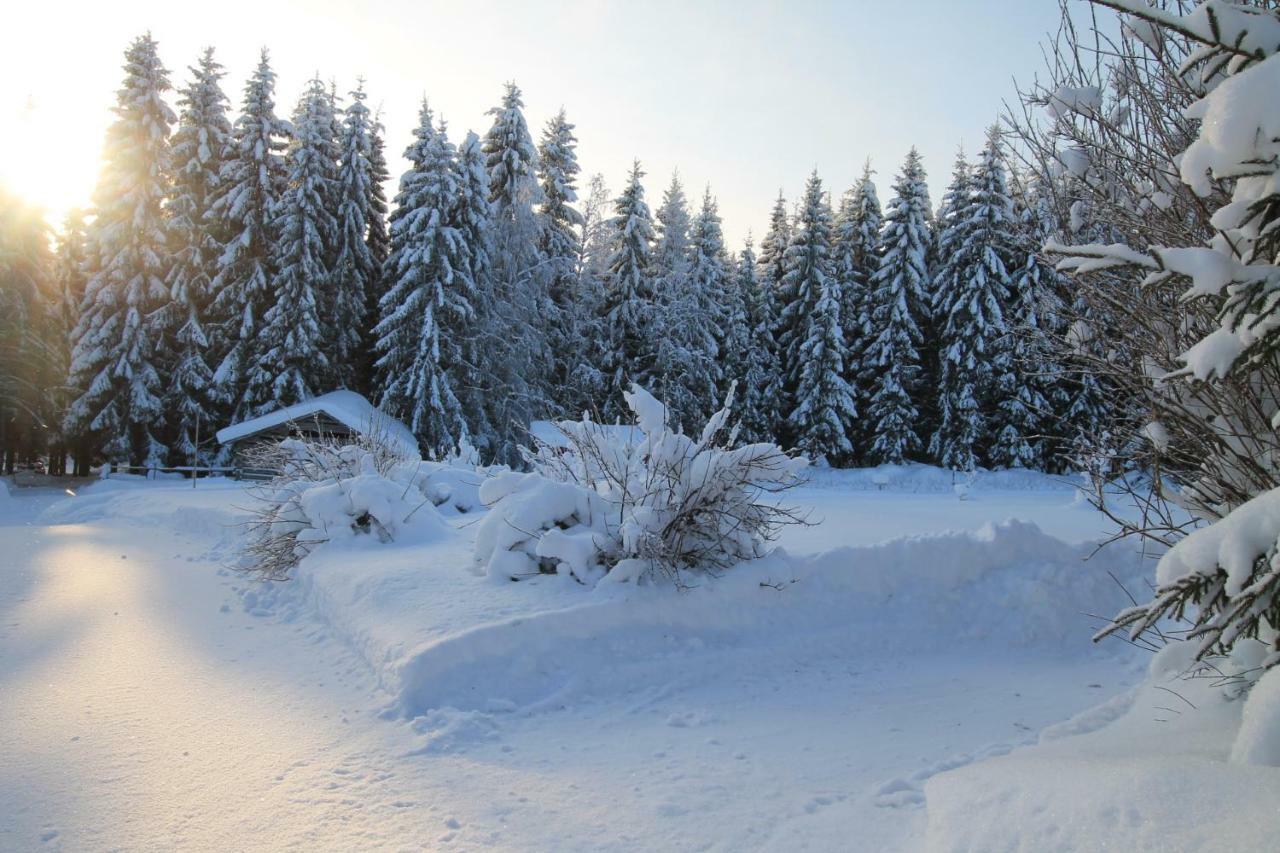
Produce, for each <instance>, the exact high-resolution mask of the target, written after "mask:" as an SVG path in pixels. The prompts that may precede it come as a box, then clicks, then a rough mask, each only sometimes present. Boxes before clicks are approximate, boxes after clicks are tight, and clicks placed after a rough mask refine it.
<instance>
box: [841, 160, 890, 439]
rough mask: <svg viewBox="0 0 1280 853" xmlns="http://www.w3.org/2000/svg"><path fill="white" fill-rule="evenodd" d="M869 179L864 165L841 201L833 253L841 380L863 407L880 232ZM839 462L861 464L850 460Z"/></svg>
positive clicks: (858, 430)
mask: <svg viewBox="0 0 1280 853" xmlns="http://www.w3.org/2000/svg"><path fill="white" fill-rule="evenodd" d="M871 174H872V172H871V164H870V162H868V163H867V164H866V165H864V166H863V169H862V177H860V178H859V179H858V181H857V182H856V183H855V184H854V185H853V186H852V187H851V188H850V189H849V190H848V191H847V192H846V193H845V194H844V196H843V197H842V198H841V200H840V210H839V212H838V213H837V214H836V224H835V245H834V250H833V260H834V270H835V275H836V278H837V279H838V280H839V282H840V327H841V328H842V329H844V340H845V348H846V350H847V352H848V355H847V357H846V362H845V375H846V378H847V379H848V380H849V384H850V386H851V387H853V389H854V401H855V402H856V403H857V404H858V405H859V407H865V406H866V404H867V402H868V401H869V400H870V390H871V389H869V388H862V387H861V386H860V384H859V382H860V376H861V373H862V354H863V353H864V352H865V351H866V349H867V344H868V340H867V335H868V334H869V333H870V331H871V316H870V315H871V312H870V285H871V275H872V274H873V273H874V272H875V270H876V266H877V265H878V264H879V263H880V228H881V226H882V225H883V219H884V217H883V214H882V213H881V210H880V199H879V198H878V196H877V195H876V185H875V184H874V183H873V182H872V180H871ZM859 411H862V408H860V409H859ZM852 426H853V429H854V432H853V433H852V434H851V435H850V437H849V438H850V441H851V442H852V443H853V444H854V449H855V453H858V454H861V453H865V452H866V447H867V445H868V444H870V438H871V436H870V435H869V432H868V430H867V429H866V421H865V419H861V418H860V419H858V421H857V422H856V423H855V424H853V425H852ZM841 461H844V462H858V461H861V460H860V459H858V458H857V457H856V456H855V457H854V458H851V459H847V460H841Z"/></svg>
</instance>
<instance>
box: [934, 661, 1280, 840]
mask: <svg viewBox="0 0 1280 853" xmlns="http://www.w3.org/2000/svg"><path fill="white" fill-rule="evenodd" d="M1194 651H1195V646H1194V645H1193V644H1191V643H1179V644H1176V645H1174V646H1170V647H1167V648H1166V649H1164V650H1163V651H1162V652H1161V653H1160V654H1159V655H1157V656H1156V657H1155V658H1154V659H1153V661H1152V666H1151V672H1150V675H1149V677H1148V680H1147V682H1146V683H1145V684H1143V685H1142V686H1141V687H1139V688H1136V689H1135V690H1134V691H1132V692H1131V693H1129V694H1125V695H1122V696H1120V697H1116V699H1114V700H1112V701H1111V702H1109V703H1107V704H1105V705H1103V706H1101V707H1099V708H1096V709H1094V710H1092V711H1088V712H1085V713H1084V714H1081V715H1080V716H1078V717H1076V718H1075V719H1073V720H1071V721H1069V722H1068V723H1065V724H1061V725H1058V726H1053V727H1051V728H1050V729H1047V730H1046V731H1045V732H1044V733H1042V735H1041V742H1040V744H1039V745H1037V746H1034V747H1031V748H1028V749H1023V750H1019V751H1016V752H1013V753H1011V754H1009V755H1007V756H1003V757H998V758H993V759H991V760H989V761H984V762H981V763H977V764H972V765H969V766H967V767H963V768H960V769H958V770H954V771H951V772H948V773H943V774H940V775H938V776H935V777H933V778H932V779H930V780H929V782H928V783H927V784H926V786H925V797H926V799H927V804H928V830H927V839H926V844H925V849H926V850H929V851H947V853H959V851H989V850H1001V851H1037V853H1038V851H1048V850H1110V849H1119V848H1123V849H1125V850H1133V851H1140V850H1150V851H1156V850H1179V851H1209V850H1214V851H1220V850H1269V849H1272V848H1273V847H1274V844H1275V819H1274V815H1275V808H1276V807H1275V803H1276V801H1277V798H1280V770H1277V769H1276V768H1274V767H1258V766H1249V765H1245V764H1241V763H1239V761H1240V756H1239V755H1238V754H1237V755H1234V756H1233V741H1235V742H1236V746H1237V747H1238V746H1239V740H1238V739H1237V736H1236V733H1237V731H1238V730H1239V731H1241V733H1242V734H1243V733H1244V731H1243V729H1242V728H1241V711H1242V710H1243V711H1244V715H1245V717H1246V720H1247V719H1248V718H1249V716H1250V710H1249V706H1250V705H1251V704H1253V700H1254V698H1255V697H1253V696H1251V697H1250V699H1249V700H1248V701H1243V700H1241V699H1240V698H1239V697H1234V698H1233V696H1232V693H1233V691H1232V690H1231V689H1230V688H1226V689H1224V687H1223V686H1222V685H1221V684H1220V683H1219V680H1218V679H1216V678H1213V677H1192V678H1188V677H1187V667H1188V666H1190V665H1191V659H1192V657H1193V656H1194ZM1276 671H1280V670H1273V671H1272V672H1273V673H1274V672H1276ZM1268 681H1271V682H1272V683H1271V684H1270V685H1269V686H1268V684H1267V682H1268ZM1276 685H1280V679H1277V680H1272V677H1271V675H1268V676H1267V677H1266V678H1264V679H1263V680H1262V681H1261V682H1259V684H1258V686H1257V688H1256V689H1259V690H1263V691H1269V692H1275V687H1276ZM1259 698H1262V699H1263V700H1264V701H1263V702H1262V703H1260V704H1259V705H1258V706H1257V708H1258V709H1259V711H1260V712H1261V711H1263V710H1265V711H1266V712H1268V713H1267V714H1266V715H1265V718H1264V715H1263V714H1262V713H1259V714H1258V719H1256V720H1255V721H1254V723H1255V725H1254V726H1253V734H1254V735H1256V737H1252V738H1248V741H1249V743H1248V746H1249V748H1250V749H1258V750H1266V749H1271V748H1274V747H1275V745H1276V740H1277V738H1276V734H1275V732H1276V731H1277V729H1276V718H1275V712H1276V705H1275V703H1274V699H1275V697H1274V696H1260V697H1259ZM1245 728H1249V725H1248V723H1246V726H1245ZM1238 751H1239V750H1238V749H1237V750H1236V752H1237V753H1238ZM1233 758H1234V759H1235V761H1234V763H1233V761H1232V759H1233Z"/></svg>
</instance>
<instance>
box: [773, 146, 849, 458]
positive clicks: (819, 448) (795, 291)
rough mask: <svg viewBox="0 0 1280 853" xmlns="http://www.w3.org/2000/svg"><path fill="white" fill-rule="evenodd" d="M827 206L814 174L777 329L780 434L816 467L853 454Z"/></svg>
mask: <svg viewBox="0 0 1280 853" xmlns="http://www.w3.org/2000/svg"><path fill="white" fill-rule="evenodd" d="M831 219H832V215H831V207H830V205H829V204H828V203H827V200H826V196H825V194H824V192H823V189H822V181H821V179H820V178H819V177H818V173H817V172H816V171H815V172H814V173H813V174H812V175H811V176H810V177H809V181H808V183H807V184H806V185H805V193H804V199H803V201H802V203H801V207H800V215H799V217H798V219H797V221H796V227H795V230H794V232H793V233H792V235H791V241H790V242H789V243H788V245H787V251H786V255H785V256H784V262H785V270H786V271H785V273H784V274H783V277H782V284H783V290H784V292H785V293H787V294H789V295H790V296H791V301H790V302H788V303H787V304H785V305H783V307H782V320H783V324H784V326H786V327H787V328H790V329H792V330H794V333H793V335H792V336H791V338H790V340H789V341H788V342H787V343H786V347H787V348H786V349H785V350H784V355H783V362H782V366H783V372H784V375H785V376H786V378H787V382H788V384H789V385H790V387H791V388H792V389H793V391H792V395H791V398H790V399H791V404H792V407H791V409H790V411H789V412H788V414H787V428H788V432H789V433H790V435H791V437H792V443H793V444H794V446H795V447H797V448H799V449H801V450H803V451H804V452H805V453H806V454H808V455H809V456H810V457H811V458H813V459H814V460H817V461H821V460H828V461H834V460H837V459H840V458H844V457H847V456H848V455H849V454H850V453H852V451H853V447H852V445H851V444H850V442H849V431H850V426H851V424H852V423H853V422H854V420H855V419H856V418H857V414H858V413H857V406H856V403H855V402H854V399H853V391H852V389H851V388H850V386H849V383H848V381H847V380H846V379H845V358H846V355H847V354H846V352H845V344H844V330H843V329H841V328H840V282H839V280H838V279H837V278H836V275H835V272H834V270H833V265H832V258H831V242H832V223H831Z"/></svg>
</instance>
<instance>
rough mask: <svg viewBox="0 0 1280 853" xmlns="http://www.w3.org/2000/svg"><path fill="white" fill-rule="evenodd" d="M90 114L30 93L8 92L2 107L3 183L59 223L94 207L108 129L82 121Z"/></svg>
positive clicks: (0, 179)
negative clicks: (92, 199) (77, 211)
mask: <svg viewBox="0 0 1280 853" xmlns="http://www.w3.org/2000/svg"><path fill="white" fill-rule="evenodd" d="M89 115H92V111H90V112H89ZM85 117H86V114H85V113H84V112H81V111H78V110H67V109H58V108H57V107H56V105H54V104H50V103H41V101H40V100H39V99H37V98H36V97H35V96H33V95H30V94H16V95H12V96H6V97H5V98H4V101H3V108H2V109H0V124H2V125H3V126H4V127H5V133H4V134H3V138H2V139H0V183H3V185H4V186H6V187H8V188H9V190H10V191H11V192H13V193H15V194H16V195H17V196H18V197H19V198H22V199H24V200H25V201H26V202H27V203H29V204H31V205H34V206H35V207H38V208H40V209H41V210H42V211H43V212H44V215H45V218H46V219H47V220H48V221H49V222H50V223H51V224H53V225H55V226H57V225H58V224H60V223H61V222H62V219H63V217H64V216H65V215H66V213H67V211H69V210H71V209H72V208H76V207H80V208H85V207H88V205H89V200H90V197H91V196H92V194H93V187H94V182H95V181H96V180H97V175H98V152H99V150H100V147H101V141H102V133H103V127H102V126H101V125H98V124H97V123H95V122H88V123H86V122H85V121H83V120H81V121H77V118H79V119H84V118H85Z"/></svg>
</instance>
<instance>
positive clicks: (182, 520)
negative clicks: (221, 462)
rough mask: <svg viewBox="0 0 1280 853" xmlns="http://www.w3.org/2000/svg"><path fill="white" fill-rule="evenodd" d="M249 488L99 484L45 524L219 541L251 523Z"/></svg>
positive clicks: (55, 509)
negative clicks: (116, 527)
mask: <svg viewBox="0 0 1280 853" xmlns="http://www.w3.org/2000/svg"><path fill="white" fill-rule="evenodd" d="M248 505H249V500H248V496H247V495H246V494H245V492H244V486H243V485H242V484H240V483H238V482H234V481H230V480H217V479H212V480H201V481H200V482H199V483H198V484H197V487H196V488H195V489H192V488H191V481H190V480H185V481H182V482H181V483H170V482H168V481H160V482H157V481H148V480H144V479H141V478H136V479H131V480H116V479H110V480H99V481H97V482H95V483H92V484H90V485H88V486H86V487H85V488H84V489H82V490H81V491H80V493H79V494H77V495H76V496H74V497H68V498H65V499H63V500H60V501H58V502H57V503H55V504H53V505H52V506H50V507H48V508H47V509H46V510H44V512H42V513H41V514H40V517H39V523H40V524H93V523H96V522H101V521H112V522H116V523H120V524H127V525H129V526H131V527H135V526H136V527H162V528H164V529H167V530H172V531H174V532H177V533H180V534H184V535H190V536H204V537H208V538H211V539H214V540H218V539H220V538H222V537H224V536H225V535H227V534H229V533H230V532H232V530H233V529H234V528H237V527H238V526H239V525H240V524H242V523H243V522H244V521H245V520H246V519H247V518H248V512H247V511H246V510H244V509H242V507H246V506H248Z"/></svg>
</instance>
